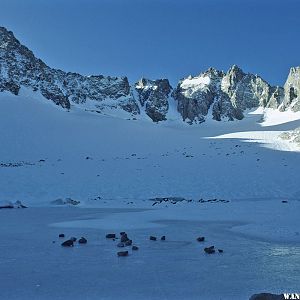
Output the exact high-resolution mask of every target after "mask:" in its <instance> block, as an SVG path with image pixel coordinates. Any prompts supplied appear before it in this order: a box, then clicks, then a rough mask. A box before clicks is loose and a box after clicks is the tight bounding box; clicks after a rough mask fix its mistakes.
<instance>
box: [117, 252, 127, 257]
mask: <svg viewBox="0 0 300 300" xmlns="http://www.w3.org/2000/svg"><path fill="white" fill-rule="evenodd" d="M118 256H128V251H120V252H118Z"/></svg>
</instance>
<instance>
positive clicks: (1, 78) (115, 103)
mask: <svg viewBox="0 0 300 300" xmlns="http://www.w3.org/2000/svg"><path fill="white" fill-rule="evenodd" d="M23 87H26V88H28V89H31V90H33V91H37V92H40V93H41V94H42V95H43V96H44V97H45V98H46V99H48V100H51V101H53V102H54V103H55V104H57V105H60V106H62V107H63V108H67V109H70V108H71V106H72V105H73V106H74V105H75V106H80V107H82V108H84V109H86V110H87V109H88V110H95V111H97V112H103V113H105V112H106V111H107V110H108V112H109V113H110V112H112V111H114V110H118V109H121V110H123V111H126V112H127V113H128V114H129V115H137V114H140V113H141V110H143V111H145V113H146V114H147V115H148V116H149V117H150V118H151V119H152V120H153V121H154V122H159V121H163V120H166V119H167V114H168V110H169V100H170V99H171V98H172V97H173V98H174V100H175V101H176V103H177V110H178V112H179V113H180V114H181V116H182V119H183V120H184V121H186V122H188V123H201V122H204V121H205V119H206V118H207V117H208V115H210V114H211V116H212V118H213V119H215V120H218V121H220V120H222V119H225V120H234V119H242V118H243V112H244V111H245V110H246V109H252V108H256V107H258V106H262V107H268V108H274V109H276V108H278V107H279V108H280V110H281V111H282V110H286V109H289V108H291V109H292V110H293V111H300V67H296V68H291V70H290V73H289V76H288V78H287V81H286V83H285V86H284V89H283V88H281V87H273V86H270V85H269V84H268V83H267V82H266V81H265V80H263V79H262V78H261V77H260V76H258V75H253V74H249V73H248V74H247V73H244V72H243V70H242V69H241V68H239V67H238V66H237V65H233V66H232V67H231V68H230V69H229V70H228V71H227V72H226V73H224V72H223V71H220V70H217V69H215V68H209V69H208V70H206V71H204V72H202V73H200V74H199V75H198V76H188V77H186V78H183V79H181V80H180V81H179V83H178V85H177V87H176V88H175V89H174V90H173V89H172V87H171V86H170V83H169V81H168V79H157V80H150V79H146V78H142V79H141V80H139V81H138V82H136V83H135V84H134V85H133V86H130V84H129V82H128V79H127V77H112V76H103V75H92V76H83V75H80V74H78V73H71V72H64V71H61V70H57V69H52V68H50V67H48V66H47V65H46V64H45V63H44V62H43V61H42V60H40V59H38V58H36V57H35V56H34V54H33V53H32V51H30V50H29V49H28V48H27V47H25V46H23V45H22V44H21V43H20V42H19V41H18V40H17V39H16V38H15V37H14V34H13V33H12V32H11V31H8V30H7V29H6V28H4V27H0V92H2V91H9V92H11V93H13V94H15V95H18V93H19V90H20V89H21V88H23ZM87 102H88V105H86V103H87Z"/></svg>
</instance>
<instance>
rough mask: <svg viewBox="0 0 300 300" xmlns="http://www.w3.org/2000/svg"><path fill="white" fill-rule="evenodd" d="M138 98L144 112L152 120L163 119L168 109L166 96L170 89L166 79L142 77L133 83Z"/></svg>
mask: <svg viewBox="0 0 300 300" xmlns="http://www.w3.org/2000/svg"><path fill="white" fill-rule="evenodd" d="M135 90H136V91H137V94H138V100H139V102H140V104H141V106H142V107H144V109H145V112H146V114H147V115H148V116H149V117H150V118H151V119H152V120H153V121H154V122H159V121H165V120H166V119H167V117H166V115H167V113H168V110H169V102H168V97H169V95H170V92H171V90H172V87H171V86H170V83H169V80H168V79H158V80H149V79H145V78H142V79H141V80H140V81H138V82H137V83H136V84H135Z"/></svg>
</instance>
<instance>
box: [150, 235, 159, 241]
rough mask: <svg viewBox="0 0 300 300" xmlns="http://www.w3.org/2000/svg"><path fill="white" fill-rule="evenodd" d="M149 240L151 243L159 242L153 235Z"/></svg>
mask: <svg viewBox="0 0 300 300" xmlns="http://www.w3.org/2000/svg"><path fill="white" fill-rule="evenodd" d="M149 239H150V241H156V240H157V238H156V237H155V236H152V235H151V236H150V238H149Z"/></svg>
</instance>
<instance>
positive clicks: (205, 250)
mask: <svg viewBox="0 0 300 300" xmlns="http://www.w3.org/2000/svg"><path fill="white" fill-rule="evenodd" d="M204 252H205V253H207V254H213V253H215V252H216V250H215V246H210V247H207V248H204Z"/></svg>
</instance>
